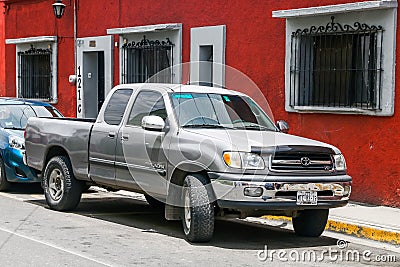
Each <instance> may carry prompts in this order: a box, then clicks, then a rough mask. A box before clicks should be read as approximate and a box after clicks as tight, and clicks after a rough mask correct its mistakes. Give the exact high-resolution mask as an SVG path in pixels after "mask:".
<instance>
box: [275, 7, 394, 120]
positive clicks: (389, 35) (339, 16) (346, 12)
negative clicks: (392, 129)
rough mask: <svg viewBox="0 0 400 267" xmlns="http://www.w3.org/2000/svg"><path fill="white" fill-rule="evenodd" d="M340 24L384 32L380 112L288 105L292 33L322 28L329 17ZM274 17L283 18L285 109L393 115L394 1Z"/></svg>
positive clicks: (282, 12)
mask: <svg viewBox="0 0 400 267" xmlns="http://www.w3.org/2000/svg"><path fill="white" fill-rule="evenodd" d="M332 15H333V16H335V20H336V21H340V22H341V23H342V24H349V25H353V24H354V22H356V21H359V22H361V23H366V24H369V25H381V26H382V27H383V29H384V35H383V42H382V69H383V72H382V84H381V92H380V99H381V109H380V110H366V109H361V108H345V107H315V106H294V107H291V106H290V59H291V56H292V55H291V34H292V32H294V31H296V30H297V29H305V28H309V27H310V26H311V25H315V26H319V25H323V26H325V25H326V24H327V22H329V21H330V17H331V16H332ZM272 17H274V18H285V19H286V60H285V108H286V111H288V112H298V113H306V112H311V113H316V112H317V113H335V114H363V115H371V116H393V114H394V96H395V62H396V28H397V1H385V0H382V1H366V2H358V3H349V4H340V5H330V6H319V7H310V8H301V9H291V10H278V11H273V12H272Z"/></svg>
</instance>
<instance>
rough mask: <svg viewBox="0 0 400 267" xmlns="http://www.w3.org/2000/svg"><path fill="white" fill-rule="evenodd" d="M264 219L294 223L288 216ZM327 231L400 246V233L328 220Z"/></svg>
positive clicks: (267, 216) (265, 217)
mask: <svg viewBox="0 0 400 267" xmlns="http://www.w3.org/2000/svg"><path fill="white" fill-rule="evenodd" d="M262 218H264V219H267V220H273V221H292V219H291V218H290V217H286V216H272V215H266V216H262ZM325 230H329V231H333V232H338V233H343V234H347V235H352V236H356V237H362V238H367V239H370V240H375V241H380V242H386V243H390V244H394V245H400V233H399V232H391V231H387V230H382V229H376V228H372V227H368V226H361V225H356V224H351V223H345V222H339V221H334V220H328V223H327V224H326V227H325Z"/></svg>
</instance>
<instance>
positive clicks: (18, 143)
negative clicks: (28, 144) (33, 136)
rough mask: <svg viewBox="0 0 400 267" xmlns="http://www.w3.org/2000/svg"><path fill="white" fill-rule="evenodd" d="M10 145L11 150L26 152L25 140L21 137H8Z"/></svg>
mask: <svg viewBox="0 0 400 267" xmlns="http://www.w3.org/2000/svg"><path fill="white" fill-rule="evenodd" d="M8 144H9V145H10V147H11V148H15V149H20V150H24V149H25V140H24V139H23V138H21V137H19V136H15V135H10V136H9V137H8Z"/></svg>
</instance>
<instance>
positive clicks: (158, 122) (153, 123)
mask: <svg viewBox="0 0 400 267" xmlns="http://www.w3.org/2000/svg"><path fill="white" fill-rule="evenodd" d="M164 127H165V122H164V120H163V119H162V118H161V117H160V116H154V115H150V116H144V117H143V119H142V128H143V129H145V130H153V131H162V130H163V129H164Z"/></svg>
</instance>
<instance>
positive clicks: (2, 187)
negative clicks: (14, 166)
mask: <svg viewBox="0 0 400 267" xmlns="http://www.w3.org/2000/svg"><path fill="white" fill-rule="evenodd" d="M10 187H11V183H10V182H9V181H7V176H6V170H5V167H4V162H3V159H2V158H0V191H7V190H8V189H10Z"/></svg>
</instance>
